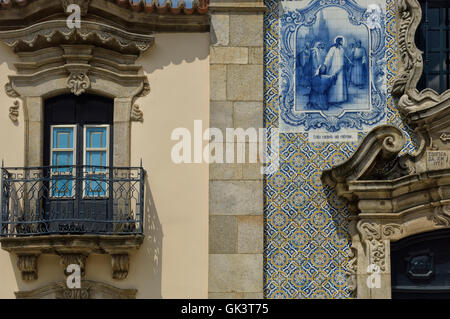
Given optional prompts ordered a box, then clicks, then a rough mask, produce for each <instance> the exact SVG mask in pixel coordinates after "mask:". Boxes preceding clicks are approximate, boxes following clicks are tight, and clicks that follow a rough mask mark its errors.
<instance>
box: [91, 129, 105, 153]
mask: <svg viewBox="0 0 450 319" xmlns="http://www.w3.org/2000/svg"><path fill="white" fill-rule="evenodd" d="M106 131H107V130H106V127H88V128H86V147H89V148H91V147H92V148H94V147H95V148H104V147H106V140H107V136H106Z"/></svg>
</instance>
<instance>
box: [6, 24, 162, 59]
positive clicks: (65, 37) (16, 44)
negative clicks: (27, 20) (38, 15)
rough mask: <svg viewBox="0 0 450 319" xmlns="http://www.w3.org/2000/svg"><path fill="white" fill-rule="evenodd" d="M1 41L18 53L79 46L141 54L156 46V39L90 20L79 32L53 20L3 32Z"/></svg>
mask: <svg viewBox="0 0 450 319" xmlns="http://www.w3.org/2000/svg"><path fill="white" fill-rule="evenodd" d="M0 40H2V41H3V42H4V43H5V44H6V45H8V46H10V47H11V48H13V49H14V50H15V51H16V52H20V51H29V50H30V48H33V49H34V50H38V49H43V48H48V47H52V46H55V45H60V44H65V43H67V44H73V43H79V44H92V45H96V46H99V47H104V48H106V49H111V50H116V51H119V52H124V53H131V54H139V53H141V52H144V51H146V50H148V49H149V48H150V47H151V46H152V45H153V43H154V37H153V35H148V34H138V33H131V32H128V31H125V30H124V29H119V28H116V27H114V26H112V25H109V24H104V23H101V22H95V21H88V20H81V28H80V29H78V28H73V29H70V28H68V27H67V24H66V20H50V21H45V22H41V23H36V24H33V25H31V26H29V27H28V28H25V29H18V30H7V31H0Z"/></svg>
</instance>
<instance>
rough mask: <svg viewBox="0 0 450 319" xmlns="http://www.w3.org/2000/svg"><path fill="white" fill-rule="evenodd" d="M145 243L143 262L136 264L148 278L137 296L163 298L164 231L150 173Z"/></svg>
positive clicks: (146, 177) (146, 189) (146, 178)
mask: <svg viewBox="0 0 450 319" xmlns="http://www.w3.org/2000/svg"><path fill="white" fill-rule="evenodd" d="M144 219H145V220H144V234H145V238H144V243H143V245H142V247H141V248H140V250H141V249H142V250H144V251H142V252H141V256H143V257H144V260H143V262H141V263H139V262H138V263H137V264H135V267H139V268H140V269H139V271H140V272H143V277H144V278H146V280H145V285H144V287H141V288H140V289H139V290H138V293H137V296H136V298H146V299H157V298H162V294H161V277H162V241H163V232H162V226H161V223H160V221H159V217H158V212H157V210H156V206H155V202H154V200H153V195H152V191H151V189H150V183H149V182H148V175H146V176H145V199H144Z"/></svg>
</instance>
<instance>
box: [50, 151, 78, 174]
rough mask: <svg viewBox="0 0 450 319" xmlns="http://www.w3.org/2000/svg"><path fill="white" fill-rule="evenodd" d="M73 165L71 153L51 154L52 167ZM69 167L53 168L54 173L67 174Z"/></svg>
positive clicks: (55, 152)
mask: <svg viewBox="0 0 450 319" xmlns="http://www.w3.org/2000/svg"><path fill="white" fill-rule="evenodd" d="M67 165H73V152H57V151H54V152H53V156H52V166H67ZM70 170H71V168H70V167H55V168H53V171H54V172H69V171H70Z"/></svg>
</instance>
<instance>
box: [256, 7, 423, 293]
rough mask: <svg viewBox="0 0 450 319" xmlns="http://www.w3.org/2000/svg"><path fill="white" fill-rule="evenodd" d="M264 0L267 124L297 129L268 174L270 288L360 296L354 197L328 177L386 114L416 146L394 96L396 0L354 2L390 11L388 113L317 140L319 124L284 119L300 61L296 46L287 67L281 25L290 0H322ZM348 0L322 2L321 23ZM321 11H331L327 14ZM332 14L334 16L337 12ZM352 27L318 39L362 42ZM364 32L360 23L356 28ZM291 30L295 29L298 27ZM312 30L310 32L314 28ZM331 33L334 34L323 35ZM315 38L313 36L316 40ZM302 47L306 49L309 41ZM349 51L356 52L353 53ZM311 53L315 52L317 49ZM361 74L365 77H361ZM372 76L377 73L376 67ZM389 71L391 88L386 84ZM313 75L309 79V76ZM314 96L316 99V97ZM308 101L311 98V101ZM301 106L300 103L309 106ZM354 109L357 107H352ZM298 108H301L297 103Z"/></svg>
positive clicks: (284, 137)
mask: <svg viewBox="0 0 450 319" xmlns="http://www.w3.org/2000/svg"><path fill="white" fill-rule="evenodd" d="M264 1H265V2H264V3H265V5H266V7H267V12H266V13H265V16H264V88H265V89H264V126H265V127H266V128H267V129H273V128H279V127H280V126H284V130H285V131H286V130H291V131H290V132H282V133H281V134H280V136H279V144H280V145H279V159H280V167H279V169H278V170H277V171H276V172H274V173H273V174H268V175H266V176H265V180H264V222H265V224H264V295H265V297H266V298H352V297H354V292H352V291H350V290H349V288H348V284H347V279H348V278H347V275H346V273H347V264H348V254H349V247H350V245H351V241H350V236H349V233H348V221H349V219H348V217H349V211H348V209H347V207H346V204H345V203H344V202H343V201H341V200H340V199H339V198H338V197H337V195H336V192H335V191H334V190H333V189H332V188H329V187H327V186H325V185H323V184H322V183H321V179H320V177H321V174H322V172H323V170H324V169H327V168H330V167H332V166H334V165H336V164H338V163H340V162H342V161H344V160H346V159H348V158H349V157H350V156H351V155H352V154H353V153H354V151H355V149H356V148H357V146H358V144H359V143H360V141H361V139H362V138H363V137H364V136H365V134H366V133H367V132H366V131H365V130H366V128H367V129H368V127H371V126H377V125H380V124H381V123H383V121H386V122H387V123H389V124H393V125H396V126H397V127H399V128H400V129H402V130H403V132H404V134H405V135H406V136H407V139H408V142H407V144H406V145H405V148H404V149H403V152H408V153H411V152H413V151H414V149H415V148H416V145H415V143H413V142H412V141H411V136H412V135H411V133H412V131H411V129H410V128H409V127H408V126H407V125H405V124H404V123H403V122H402V120H401V118H400V115H399V112H398V109H397V107H396V104H395V101H394V98H393V97H392V95H391V94H390V90H391V86H392V81H393V79H394V75H395V72H396V65H397V60H398V58H397V54H398V52H397V44H396V20H395V16H396V9H395V1H394V0H355V1H354V2H352V3H356V4H357V6H358V7H360V8H375V7H374V6H373V5H378V6H379V7H380V8H381V9H382V12H385V14H384V15H382V16H381V18H382V19H384V22H383V23H382V27H381V28H384V29H385V35H384V42H385V45H384V50H385V58H383V59H380V60H377V61H376V62H379V63H382V64H385V65H386V69H385V71H386V74H385V77H384V78H383V77H382V76H380V77H378V81H379V82H380V83H379V86H378V87H379V88H381V90H382V92H383V91H385V92H386V93H385V94H386V96H385V99H384V101H382V102H383V103H382V104H384V107H385V115H384V117H385V118H383V119H381V120H380V121H379V122H378V123H372V124H371V125H365V124H362V129H361V131H358V130H360V128H356V131H358V134H357V135H358V141H352V142H346V141H339V142H337V141H322V142H320V143H317V142H313V141H311V138H310V137H309V135H310V134H311V132H318V131H319V129H318V128H312V127H310V128H309V130H306V129H305V128H304V127H302V125H297V126H295V125H291V126H287V127H286V124H283V120H282V119H281V117H283V116H284V115H283V114H284V111H283V110H282V107H283V105H286V104H283V103H284V102H285V101H283V98H284V97H285V95H283V94H284V93H283V92H282V91H281V90H280V89H281V88H282V84H281V81H283V79H284V77H283V72H291V74H292V75H291V77H294V76H295V64H294V63H296V62H295V59H294V56H296V53H295V52H293V53H292V58H291V60H292V61H291V62H290V63H291V65H293V67H294V70H291V71H289V70H286V68H284V67H283V63H282V56H281V52H280V51H281V47H282V45H284V44H282V43H281V42H282V41H281V38H280V35H281V31H280V30H281V28H282V23H281V20H282V17H283V16H284V14H285V13H286V10H287V9H284V8H287V7H288V6H289V8H294V9H293V10H303V9H305V8H307V7H309V6H312V5H313V4H314V3H316V2H317V1H315V0H312V1H311V0H296V1H291V2H292V4H289V5H286V3H287V2H283V3H280V0H264ZM338 2H339V3H338ZM340 3H342V5H344V3H348V1H347V2H345V1H344V2H342V1H340V0H334V1H322V3H321V5H320V6H319V7H316V9H317V12H316V17H317V18H316V19H318V20H321V19H322V17H321V15H322V16H323V20H321V21H324V22H326V23H324V22H320V21H319V24H318V25H322V26H324V25H327V26H328V27H327V28H328V29H329V28H331V29H333V26H332V25H331V27H330V24H329V23H328V22H327V18H326V17H327V15H328V18H330V16H329V13H326V11H325V10H327V8H328V9H330V8H332V9H333V8H336V10H337V9H342V7H339V6H338V5H339V4H340ZM321 9H324V10H321ZM372 10H376V9H372ZM291 11H292V10H291ZM341 11H342V10H341ZM321 12H323V13H322V14H321ZM345 12H347V13H348V12H349V11H348V10H346V11H345ZM332 18H333V16H331V19H332ZM346 19H348V14H347V16H346ZM375 21H376V19H375ZM380 21H383V20H380ZM352 26H353V25H352ZM294 28H295V27H294ZM317 28H319V27H317ZM352 30H353V29H351V30H345V32H339V33H338V32H337V31H335V30H331V31H329V32H328V35H327V34H324V36H323V37H320V39H319V41H315V42H327V43H328V45H329V46H330V47H331V46H332V45H333V41H334V39H335V38H336V37H338V36H339V35H341V36H343V37H344V38H345V39H344V44H343V45H344V47H345V46H348V43H354V47H353V48H355V47H357V46H356V43H355V42H356V41H354V40H359V39H356V35H353V36H349V34H350V32H353V31H352ZM356 30H358V29H356ZM357 32H358V31H355V33H354V34H357ZM290 34H291V35H292V36H294V34H293V33H292V32H291V33H290ZM304 38H305V39H306V36H305V37H304ZM354 38H355V39H354ZM381 38H382V36H381V35H380V39H381ZM323 39H328V40H326V41H323ZM294 40H295V38H293V39H291V41H294ZM309 41H310V43H311V42H312V40H309ZM330 41H331V43H330ZM367 41H369V40H367ZM346 43H347V44H346ZM310 45H311V47H310V48H311V49H313V48H314V47H316V48H319V49H320V50H325V51H326V52H324V53H322V54H323V55H325V54H328V51H329V49H330V48H327V47H326V45H325V44H324V47H325V49H324V48H323V47H321V46H320V45H319V44H316V43H312V44H310ZM369 45H370V42H369V44H367V42H364V38H363V37H361V47H363V48H364V49H365V51H366V54H367V56H366V57H367V59H369V57H368V56H369V52H370V51H371V48H370V47H369ZM291 47H292V48H293V49H295V50H296V48H295V45H294V46H292V45H291ZM358 47H359V43H358ZM350 48H351V47H349V48H347V53H346V54H347V55H348V57H349V58H350V59H351V58H352V56H351V52H352V51H353V48H352V50H350ZM299 50H300V51H301V50H302V48H300V49H299ZM300 51H299V53H300ZM349 51H350V53H348V52H349ZM355 51H356V50H355ZM358 51H359V52H358V53H357V54H356V52H354V53H353V54H354V55H356V57H358V59H357V60H362V58H363V56H364V54H363V53H364V52H363V50H358ZM303 54H304V57H305V56H306V58H304V57H302V58H301V61H299V65H300V66H301V67H302V68H301V70H299V71H298V72H305V71H304V69H303V67H304V66H305V65H306V63H304V62H305V61H304V60H306V61H307V59H308V52H306V54H305V52H303ZM309 54H310V56H311V55H312V54H313V52H310V53H309ZM314 54H315V53H314ZM322 58H323V57H322ZM325 58H326V56H325ZM330 59H331V58H330ZM347 61H348V60H347ZM384 61H386V62H384ZM300 62H302V63H300ZM310 63H312V62H310ZM330 64H331V62H330ZM361 64H363V63H361ZM360 66H361V65H360ZM283 68H284V69H283ZM308 68H309V67H307V69H308ZM360 71H361V68H360V69H359V70H358V69H355V70H353V72H352V70H348V72H349V73H348V74H347V78H346V79H345V80H348V79H349V81H350V84H351V83H353V85H354V84H358V83H360V82H358V79H361V82H362V79H365V76H366V73H364V70H362V71H363V72H360ZM311 72H312V71H311ZM380 72H381V69H380ZM323 74H326V73H323ZM379 75H381V73H380V74H379ZM359 76H361V77H360V78H359ZM369 76H371V75H370V74H369ZM312 79H313V74H312V73H311V81H312ZM385 79H386V83H387V84H386V86H387V88H383V86H384V85H385V84H384V81H385ZM307 80H308V81H309V78H307ZM369 80H370V78H369ZM294 81H295V79H293V82H292V83H291V84H292V85H294ZM302 83H303V84H301V83H299V85H300V86H301V85H305V84H304V83H305V80H304V79H303V80H302ZM306 86H307V84H306ZM371 86H373V84H371ZM353 89H356V88H353ZM357 89H361V90H362V89H367V90H368V89H369V88H368V87H367V86H365V85H364V86H363V85H362V88H357ZM371 89H372V88H371ZM349 91H351V89H349ZM347 93H348V92H347ZM292 94H293V93H292ZM291 99H292V106H293V107H295V104H294V96H293V95H292V96H291ZM372 99H373V98H372ZM313 101H315V100H314V98H313ZM317 101H318V102H315V104H317V103H321V102H320V101H323V97H322V98H320V97H318V98H317ZM327 103H328V100H327ZM306 106H307V105H306ZM306 106H304V107H305V109H306ZM301 107H302V106H300V108H299V110H303V109H302V108H301ZM319 111H320V110H319ZM348 113H351V112H346V113H345V114H348ZM355 113H357V112H355ZM298 114H301V113H299V112H298V111H297V115H298ZM306 114H307V113H306ZM360 114H361V116H365V114H366V115H367V116H370V113H369V112H360ZM364 121H367V118H364ZM296 130H298V131H296ZM342 130H346V131H351V130H355V128H349V126H344V125H343V124H341V126H340V131H339V132H341V133H342ZM322 131H323V132H325V133H327V134H330V131H328V130H326V129H324V128H323V127H322ZM331 133H336V132H331ZM341 133H339V134H341ZM336 134H337V133H336ZM269 145H270V144H269Z"/></svg>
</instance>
